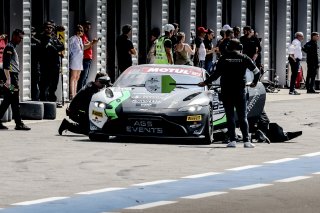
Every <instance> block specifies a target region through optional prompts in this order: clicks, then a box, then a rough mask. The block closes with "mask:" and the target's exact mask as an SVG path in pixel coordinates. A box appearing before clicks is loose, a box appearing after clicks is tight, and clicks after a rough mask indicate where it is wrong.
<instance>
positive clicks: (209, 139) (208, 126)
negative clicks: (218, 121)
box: [201, 106, 214, 145]
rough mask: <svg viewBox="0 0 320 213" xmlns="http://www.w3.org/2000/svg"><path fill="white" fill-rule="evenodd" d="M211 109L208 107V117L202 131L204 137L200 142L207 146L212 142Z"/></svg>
mask: <svg viewBox="0 0 320 213" xmlns="http://www.w3.org/2000/svg"><path fill="white" fill-rule="evenodd" d="M212 123H213V120H212V108H211V106H209V112H208V117H207V121H206V126H205V129H204V136H205V138H204V139H202V140H201V144H205V145H209V144H211V143H212V142H213V140H214V138H213V126H212Z"/></svg>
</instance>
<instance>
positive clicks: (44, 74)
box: [39, 22, 64, 102]
mask: <svg viewBox="0 0 320 213" xmlns="http://www.w3.org/2000/svg"><path fill="white" fill-rule="evenodd" d="M39 40H40V50H39V51H40V59H39V60H40V83H39V89H40V100H41V101H51V102H55V101H57V97H56V95H55V92H56V90H57V87H58V82H59V77H60V57H61V55H60V52H61V51H63V50H64V44H62V43H61V42H60V41H59V40H58V38H57V37H56V36H55V34H54V26H53V25H52V24H51V22H46V23H45V24H44V32H43V33H42V34H41V35H40V37H39Z"/></svg>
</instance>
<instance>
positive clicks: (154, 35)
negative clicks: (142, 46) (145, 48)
mask: <svg viewBox="0 0 320 213" xmlns="http://www.w3.org/2000/svg"><path fill="white" fill-rule="evenodd" d="M159 36H160V29H159V28H158V27H155V28H153V29H152V30H151V38H150V42H151V46H150V48H149V52H148V55H147V63H148V64H154V61H155V60H156V43H157V41H158V38H159Z"/></svg>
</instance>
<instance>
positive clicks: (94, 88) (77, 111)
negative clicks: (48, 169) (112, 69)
mask: <svg viewBox="0 0 320 213" xmlns="http://www.w3.org/2000/svg"><path fill="white" fill-rule="evenodd" d="M105 86H107V87H108V86H112V84H111V82H110V78H109V77H108V76H107V75H106V74H105V73H101V72H100V73H97V75H96V78H95V81H92V82H89V83H87V84H86V85H85V86H84V87H83V88H81V90H80V91H79V92H78V93H77V94H76V96H75V97H74V99H73V100H72V101H71V103H70V106H69V107H68V109H67V115H68V116H69V118H70V119H71V120H73V121H74V122H76V123H71V122H69V121H68V120H67V119H63V121H62V123H61V125H60V127H59V130H58V132H59V135H62V132H63V131H65V130H69V131H70V132H73V133H78V134H84V135H88V133H89V130H90V122H89V105H90V101H91V98H92V96H93V95H94V94H96V93H97V92H99V91H100V89H102V88H104V87H105Z"/></svg>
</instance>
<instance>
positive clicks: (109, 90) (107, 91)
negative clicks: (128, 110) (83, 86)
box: [105, 88, 114, 98]
mask: <svg viewBox="0 0 320 213" xmlns="http://www.w3.org/2000/svg"><path fill="white" fill-rule="evenodd" d="M105 93H106V96H107V97H108V98H113V96H114V95H113V92H112V90H111V89H109V88H106V89H105Z"/></svg>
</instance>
